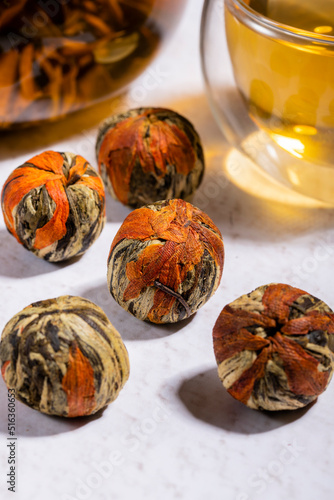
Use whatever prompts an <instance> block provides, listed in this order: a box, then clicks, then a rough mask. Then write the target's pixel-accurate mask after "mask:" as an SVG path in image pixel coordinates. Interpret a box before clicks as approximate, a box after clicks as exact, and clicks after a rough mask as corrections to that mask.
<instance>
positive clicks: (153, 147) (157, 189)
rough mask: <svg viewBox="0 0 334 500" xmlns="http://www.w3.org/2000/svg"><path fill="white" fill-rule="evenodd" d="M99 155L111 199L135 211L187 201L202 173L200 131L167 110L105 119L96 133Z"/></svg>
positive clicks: (145, 109)
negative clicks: (158, 203)
mask: <svg viewBox="0 0 334 500" xmlns="http://www.w3.org/2000/svg"><path fill="white" fill-rule="evenodd" d="M96 153H97V157H98V163H99V169H100V173H101V175H102V178H103V180H104V182H105V185H106V186H107V187H108V190H109V191H110V193H111V194H112V196H113V197H114V198H116V199H117V200H119V201H121V202H122V203H124V204H125V205H129V206H130V207H134V208H136V207H141V206H143V205H147V204H149V203H154V202H155V201H159V200H165V199H171V198H182V199H188V198H189V197H190V196H191V195H192V194H193V193H194V192H195V190H196V189H197V188H198V186H199V185H200V183H201V180H202V177H203V173H204V157H203V150H202V146H201V141H200V138H199V136H198V134H197V132H196V130H195V129H194V127H193V125H192V124H191V123H190V122H189V121H188V120H187V119H186V118H184V117H183V116H181V115H179V114H178V113H175V112H174V111H171V110H169V109H162V108H139V109H133V110H130V111H128V112H127V113H121V114H118V115H114V116H112V117H111V118H109V119H107V120H106V121H105V122H104V123H103V124H102V125H101V127H100V130H99V133H98V138H97V144H96Z"/></svg>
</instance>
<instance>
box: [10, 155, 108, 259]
mask: <svg viewBox="0 0 334 500" xmlns="http://www.w3.org/2000/svg"><path fill="white" fill-rule="evenodd" d="M1 206H2V211H3V215H4V219H5V223H6V226H7V229H8V230H9V232H10V233H11V234H12V235H13V236H15V238H16V239H17V241H18V242H19V243H21V244H22V245H23V246H24V247H25V248H27V249H28V250H30V251H31V252H33V253H34V254H35V255H37V257H41V258H43V259H45V260H48V261H51V262H57V261H62V260H66V259H70V258H71V257H74V256H78V255H81V254H83V253H84V252H85V251H86V250H87V249H88V248H89V247H90V246H91V245H92V243H94V241H95V240H96V239H97V238H98V236H99V235H100V233H101V231H102V229H103V227H104V224H105V193H104V186H103V181H102V179H101V177H100V176H99V174H98V173H97V172H96V171H95V170H94V169H93V167H91V166H90V164H89V163H88V162H87V161H86V160H85V159H84V158H83V157H82V156H77V155H74V154H72V153H56V152H54V151H46V152H44V153H42V154H40V155H37V156H35V157H34V158H32V159H31V160H29V161H27V162H26V163H24V164H23V165H21V166H20V167H18V168H16V169H15V170H14V171H13V172H12V174H11V175H10V176H9V177H8V179H7V181H6V182H5V184H4V187H3V189H2V198H1Z"/></svg>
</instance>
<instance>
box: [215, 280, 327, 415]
mask: <svg viewBox="0 0 334 500" xmlns="http://www.w3.org/2000/svg"><path fill="white" fill-rule="evenodd" d="M333 334H334V314H333V311H332V310H331V309H330V308H329V307H328V306H327V305H326V304H325V303H324V302H322V301H321V300H319V299H317V298H316V297H313V296H312V295H310V294H308V293H307V292H304V291H303V290H299V289H298V288H294V287H292V286H289V285H284V284H270V285H265V286H260V287H259V288H257V289H256V290H254V291H253V292H251V293H249V294H247V295H242V296H241V297H240V298H238V299H237V300H235V301H234V302H231V304H228V305H226V306H225V307H224V309H223V310H222V312H221V313H220V316H219V317H218V319H217V322H216V324H215V326H214V329H213V343H214V352H215V356H216V360H217V364H218V374H219V377H220V379H221V381H222V383H223V385H224V387H225V388H226V389H227V390H228V392H229V393H230V394H231V395H232V396H233V397H234V398H236V399H238V400H239V401H241V402H242V403H244V404H245V405H247V406H249V407H250V408H254V409H259V410H293V409H296V408H301V407H303V406H306V405H307V404H309V403H311V402H312V401H314V400H315V399H316V398H317V396H318V395H319V394H321V393H322V392H323V391H324V390H325V389H326V387H327V385H328V383H329V382H330V380H331V378H332V375H333V368H334V354H333V348H334V335H333Z"/></svg>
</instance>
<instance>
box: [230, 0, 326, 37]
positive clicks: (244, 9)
mask: <svg viewBox="0 0 334 500" xmlns="http://www.w3.org/2000/svg"><path fill="white" fill-rule="evenodd" d="M222 1H223V2H224V3H226V4H229V5H231V6H233V7H234V11H235V13H236V14H237V17H239V18H242V19H243V20H244V22H246V23H247V21H248V24H251V25H253V26H254V27H256V26H258V27H262V28H264V30H265V31H270V32H276V34H277V35H278V36H277V37H276V38H286V37H291V38H293V39H298V40H300V41H303V42H304V43H305V42H309V43H315V42H318V43H321V44H322V45H324V44H325V45H334V37H333V36H330V35H325V34H322V35H321V37H319V35H318V34H317V33H312V32H311V31H307V30H303V29H299V28H295V27H293V26H290V25H288V24H283V23H279V22H277V21H274V20H273V19H270V18H269V17H266V16H264V15H263V14H260V13H259V12H257V11H256V10H254V9H252V8H251V7H250V6H249V5H247V4H246V3H245V2H244V0H222Z"/></svg>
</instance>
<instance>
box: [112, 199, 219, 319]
mask: <svg viewBox="0 0 334 500" xmlns="http://www.w3.org/2000/svg"><path fill="white" fill-rule="evenodd" d="M223 265H224V245H223V240H222V237H221V234H220V231H219V229H218V228H217V227H216V226H215V225H214V223H213V222H212V220H211V219H210V218H209V217H208V216H207V215H206V214H205V213H204V212H202V211H201V210H199V209H198V208H196V207H194V206H193V205H191V204H190V203H188V202H186V201H183V200H169V201H160V202H157V203H155V204H153V205H147V206H146V207H142V208H138V209H137V210H134V211H133V212H131V213H130V214H129V215H128V216H127V217H126V219H125V221H124V222H123V224H122V226H121V228H120V229H119V231H118V233H117V234H116V236H115V239H114V241H113V243H112V245H111V249H110V254H109V258H108V285H109V289H110V293H111V294H112V296H113V297H114V299H115V300H116V302H118V303H119V304H120V305H121V306H122V307H123V308H124V309H125V310H127V311H129V312H130V313H131V314H133V315H134V316H136V317H137V318H139V319H141V320H148V321H151V322H153V323H174V322H177V321H179V320H181V319H184V318H186V317H188V316H190V315H191V314H193V313H195V312H196V311H197V310H198V309H199V308H200V307H201V306H202V305H204V304H205V303H206V302H207V301H208V300H209V298H210V297H211V296H212V295H213V293H214V292H215V291H216V289H217V287H218V285H219V283H220V280H221V276H222V272H223Z"/></svg>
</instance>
